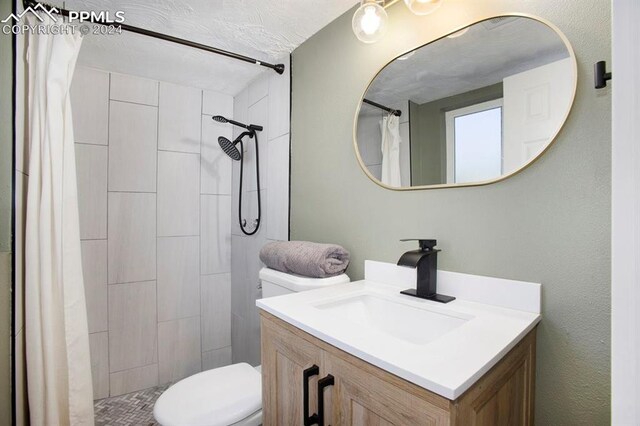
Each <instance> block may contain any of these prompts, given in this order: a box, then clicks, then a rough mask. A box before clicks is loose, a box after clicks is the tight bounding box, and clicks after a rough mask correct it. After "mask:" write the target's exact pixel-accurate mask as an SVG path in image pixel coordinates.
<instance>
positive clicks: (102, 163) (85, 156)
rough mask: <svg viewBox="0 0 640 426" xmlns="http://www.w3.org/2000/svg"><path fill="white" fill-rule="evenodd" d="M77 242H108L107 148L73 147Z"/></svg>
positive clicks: (80, 145) (77, 145)
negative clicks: (79, 240) (77, 214)
mask: <svg viewBox="0 0 640 426" xmlns="http://www.w3.org/2000/svg"><path fill="white" fill-rule="evenodd" d="M75 148H76V149H75V151H76V175H77V181H78V212H79V214H80V238H81V239H103V238H107V163H108V152H107V147H106V146H97V145H82V144H75Z"/></svg>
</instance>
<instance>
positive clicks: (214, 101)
mask: <svg viewBox="0 0 640 426" xmlns="http://www.w3.org/2000/svg"><path fill="white" fill-rule="evenodd" d="M202 113H203V114H206V115H221V116H223V117H226V118H232V117H233V96H231V95H225V94H224V93H219V92H214V91H212V90H205V91H203V92H202Z"/></svg>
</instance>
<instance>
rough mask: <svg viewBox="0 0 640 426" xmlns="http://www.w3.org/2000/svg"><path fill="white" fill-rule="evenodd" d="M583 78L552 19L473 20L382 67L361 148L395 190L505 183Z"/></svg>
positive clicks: (359, 134) (369, 96)
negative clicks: (551, 22)
mask: <svg viewBox="0 0 640 426" xmlns="http://www.w3.org/2000/svg"><path fill="white" fill-rule="evenodd" d="M576 87H577V65H576V60H575V54H574V52H573V49H572V48H571V45H570V44H569V41H568V40H567V38H566V37H565V36H564V34H562V33H561V32H560V31H559V30H558V29H557V28H556V27H555V26H553V25H552V24H550V23H549V22H547V21H545V20H542V19H540V18H537V17H532V16H525V15H518V14H510V15H502V16H494V17H491V18H489V19H485V20H482V21H478V22H474V23H472V24H470V25H468V26H466V27H464V28H458V29H455V30H454V31H453V32H451V33H449V34H446V35H444V36H442V37H440V38H438V39H436V40H433V41H430V42H428V43H426V44H424V45H422V46H420V47H418V48H415V49H413V50H411V51H408V52H405V53H403V54H402V55H400V56H398V57H395V58H394V59H393V60H391V61H390V62H388V63H387V64H386V65H385V66H384V67H383V68H382V69H381V70H380V71H378V73H377V74H376V75H375V76H374V78H373V79H372V80H371V82H370V83H369V85H368V86H367V89H366V90H365V92H364V94H363V96H362V98H361V102H360V105H359V107H358V108H357V111H356V115H355V120H354V129H353V143H354V148H355V151H356V157H357V158H358V162H359V164H360V167H361V168H362V169H363V171H364V172H365V173H366V175H367V176H368V177H369V178H370V179H371V180H373V181H374V182H375V183H377V184H378V185H380V186H382V187H384V188H388V189H393V190H416V189H432V188H447V187H460V186H476V185H487V184H491V183H495V182H499V181H501V180H504V179H506V178H508V177H510V176H513V175H515V174H517V173H518V172H520V171H522V170H524V169H525V168H527V167H528V166H529V165H531V164H532V163H533V162H535V160H536V159H538V158H540V157H541V156H542V155H543V154H544V153H545V152H546V151H547V149H548V147H549V146H550V145H551V144H552V143H553V141H554V139H555V137H556V135H557V134H558V132H559V131H560V129H561V128H562V126H563V124H564V122H565V120H566V118H567V117H568V115H569V112H570V110H571V106H572V105H573V100H574V97H575V92H576Z"/></svg>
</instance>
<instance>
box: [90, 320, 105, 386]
mask: <svg viewBox="0 0 640 426" xmlns="http://www.w3.org/2000/svg"><path fill="white" fill-rule="evenodd" d="M89 348H90V350H91V376H92V379H93V399H102V398H107V397H108V396H109V333H107V332H102V333H92V334H89Z"/></svg>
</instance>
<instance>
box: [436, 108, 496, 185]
mask: <svg viewBox="0 0 640 426" xmlns="http://www.w3.org/2000/svg"><path fill="white" fill-rule="evenodd" d="M445 119H446V127H447V131H446V139H447V183H468V182H480V181H485V180H491V179H495V178H497V177H500V176H501V175H502V99H496V100H493V101H488V102H482V103H479V104H475V105H471V106H468V107H465V108H460V109H456V110H453V111H449V112H447V113H446V115H445Z"/></svg>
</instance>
